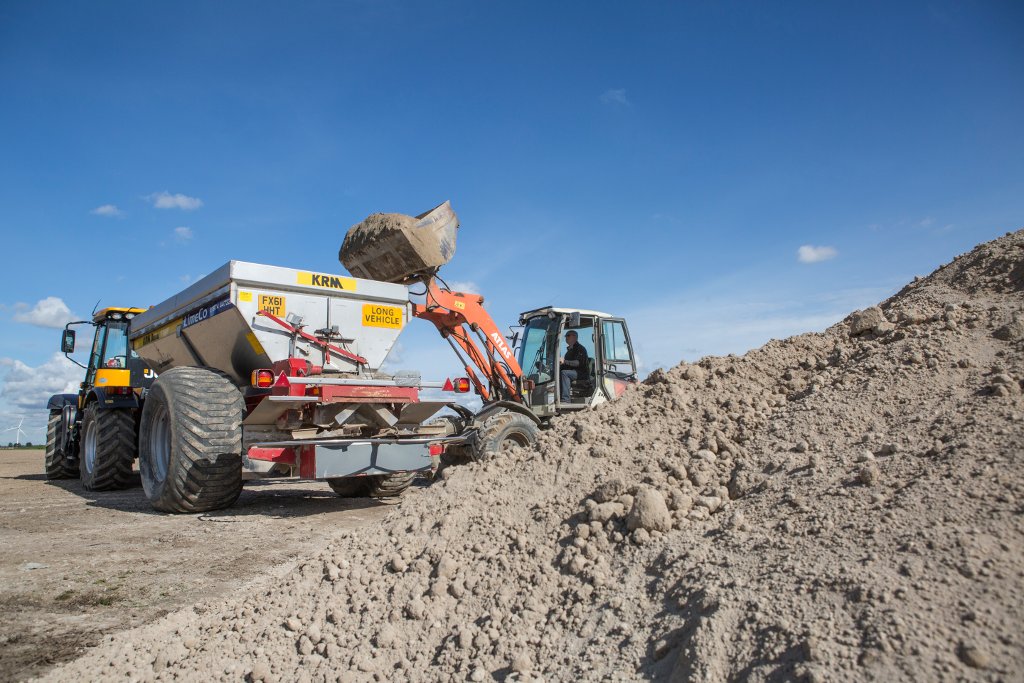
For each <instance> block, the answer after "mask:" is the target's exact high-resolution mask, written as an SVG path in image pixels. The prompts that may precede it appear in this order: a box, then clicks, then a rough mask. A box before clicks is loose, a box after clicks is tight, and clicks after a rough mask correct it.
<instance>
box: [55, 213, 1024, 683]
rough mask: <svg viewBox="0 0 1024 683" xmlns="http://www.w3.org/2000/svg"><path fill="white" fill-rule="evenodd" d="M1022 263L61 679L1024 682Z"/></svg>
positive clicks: (978, 264) (519, 467) (634, 413)
mask: <svg viewBox="0 0 1024 683" xmlns="http://www.w3.org/2000/svg"><path fill="white" fill-rule="evenodd" d="M1022 273H1024V231H1020V232H1016V233H1012V234H1008V235H1007V236H1006V237H1003V238H1000V239H998V240H995V241H993V242H990V243H987V244H984V245H981V246H979V247H978V248H976V249H974V250H973V251H972V252H970V253H969V254H966V255H963V256H961V257H958V258H957V259H955V260H954V261H953V262H952V263H950V264H948V265H946V266H944V267H942V268H940V269H939V270H938V271H936V272H935V273H933V274H932V275H931V276H929V277H927V278H924V279H919V280H916V281H915V282H913V283H911V284H909V285H907V287H906V288H905V289H904V290H903V291H901V292H900V293H899V294H897V295H896V296H894V297H892V298H891V299H889V300H887V301H885V302H883V303H881V304H880V305H879V306H878V307H876V308H872V309H868V310H866V311H858V312H856V313H854V314H852V315H851V316H850V317H848V318H847V319H846V320H844V321H842V322H840V323H838V324H836V325H835V326H833V327H831V328H830V329H828V330H827V331H825V332H824V333H820V334H805V335H800V336H796V337H793V338H790V339H786V340H783V341H773V342H770V343H769V344H767V345H765V346H764V347H762V348H760V349H757V350H754V351H751V352H749V353H747V354H745V355H744V356H742V357H735V356H730V357H725V358H705V359H703V360H701V361H700V362H699V363H696V364H693V365H688V364H681V365H679V366H677V367H674V368H672V369H671V370H668V371H657V372H655V373H653V374H652V375H651V376H650V377H649V378H648V379H647V380H646V381H645V382H644V383H643V384H642V385H640V386H639V387H638V388H637V389H636V390H634V391H631V392H629V393H628V394H627V395H626V396H624V397H623V398H622V399H620V400H618V401H616V402H613V403H610V404H607V405H604V406H601V407H600V408H598V409H596V410H594V411H591V412H589V413H586V414H580V415H577V416H574V417H572V418H568V419H560V420H558V421H557V423H556V425H555V426H554V428H553V429H551V430H549V431H547V432H545V433H544V434H543V436H542V438H541V441H540V443H539V444H538V446H537V448H536V449H532V450H514V451H513V452H511V453H510V454H508V455H503V456H501V457H500V458H498V459H497V460H495V461H492V462H487V463H477V464H473V465H468V466H465V467H459V468H452V469H448V470H446V471H445V472H444V476H443V478H442V479H441V480H440V481H438V482H437V483H435V484H434V485H433V486H431V487H430V488H429V489H426V490H423V491H420V492H417V493H416V494H415V495H411V496H409V497H408V498H407V499H406V500H405V501H404V502H403V503H402V504H401V505H400V506H399V507H398V508H396V510H394V511H393V512H392V513H391V514H390V516H389V517H388V519H387V521H386V523H385V524H383V525H382V526H381V527H376V528H367V529H361V530H357V531H353V532H350V533H348V534H347V535H345V536H341V537H338V538H336V539H335V540H334V541H333V542H332V543H331V545H330V547H328V548H326V549H325V550H324V552H323V553H322V555H321V556H320V557H318V558H316V559H312V560H310V561H308V562H305V563H303V564H301V565H300V566H299V567H298V568H297V569H296V570H295V571H294V572H293V573H292V574H291V575H289V576H288V577H287V578H286V579H285V580H283V581H282V582H280V583H278V584H275V585H267V587H266V590H264V591H262V592H260V593H259V594H248V595H239V596H236V597H233V598H231V599H229V600H227V601H226V602H221V603H217V604H206V605H200V606H197V607H196V608H195V609H194V610H193V611H189V612H184V613H178V614H175V615H171V616H170V617H168V618H167V619H165V620H164V621H162V622H160V623H157V624H154V625H151V626H149V627H146V628H143V629H139V630H136V631H130V632H126V633H124V634H121V635H118V636H115V637H112V638H111V639H110V641H109V642H108V643H106V644H105V645H103V646H101V647H99V648H97V649H96V650H95V651H93V652H91V653H89V654H88V655H87V656H85V657H83V658H82V659H80V660H78V661H76V662H73V663H71V664H69V665H67V666H65V667H63V668H61V669H58V670H56V671H54V672H52V673H51V674H50V675H49V677H50V678H51V679H53V680H69V679H73V678H76V677H80V678H91V677H95V676H96V675H97V673H98V672H102V675H103V676H104V677H109V678H131V679H134V680H180V679H187V680H192V679H203V680H221V679H223V680H238V679H241V678H246V679H248V680H262V681H271V680H280V681H292V680H297V681H303V680H395V681H406V680H448V679H451V678H456V677H457V678H460V679H469V680H473V681H483V680H491V679H508V680H537V679H541V678H542V679H544V680H573V679H578V680H597V679H613V680H634V679H664V680H702V681H719V680H732V679H745V680H766V681H767V680H788V679H793V678H805V679H807V680H814V681H821V680H835V681H847V680H865V681H867V680H911V679H913V680H921V679H933V680H934V679H953V678H956V679H961V678H963V679H970V680H996V679H1014V678H1019V676H1020V672H1021V671H1022V670H1024V636H1022V633H1024V518H1022V503H1024V467H1022V457H1024V398H1022V379H1024V353H1022V352H1024V338H1022V336H1021V334H1020V330H1021V327H1022V325H1021V319H1022V316H1024V297H1022V296H1021V294H1022V290H1024V278H1022ZM197 562H201V558H197ZM244 572H245V568H244V567H240V568H239V573H240V575H244Z"/></svg>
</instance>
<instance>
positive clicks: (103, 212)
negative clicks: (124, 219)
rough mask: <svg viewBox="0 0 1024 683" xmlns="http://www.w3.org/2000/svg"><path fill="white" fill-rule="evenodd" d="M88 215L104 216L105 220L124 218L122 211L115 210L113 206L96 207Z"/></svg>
mask: <svg viewBox="0 0 1024 683" xmlns="http://www.w3.org/2000/svg"><path fill="white" fill-rule="evenodd" d="M89 213H91V214H93V215H94V216H106V217H107V218H120V217H121V216H124V211H122V210H121V209H119V208H117V207H116V206H114V205H113V204H104V205H103V206H97V207H96V208H95V209H93V210H92V211H90V212H89Z"/></svg>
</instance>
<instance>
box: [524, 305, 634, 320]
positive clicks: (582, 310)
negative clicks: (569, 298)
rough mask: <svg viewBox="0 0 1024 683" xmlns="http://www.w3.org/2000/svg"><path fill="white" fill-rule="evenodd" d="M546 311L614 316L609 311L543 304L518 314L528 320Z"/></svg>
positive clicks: (563, 313) (601, 316)
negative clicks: (541, 306)
mask: <svg viewBox="0 0 1024 683" xmlns="http://www.w3.org/2000/svg"><path fill="white" fill-rule="evenodd" d="M548 313H555V314H557V315H570V314H572V313H579V314H580V315H585V316H591V317H594V318H614V317H615V316H613V315H612V314H611V313H602V312H601V311H591V310H589V309H586V308H562V307H559V306H544V307H543V308H535V309H533V310H532V311H526V312H525V313H520V314H519V319H520V320H529V319H530V318H536V317H537V316H539V315H547V314H548Z"/></svg>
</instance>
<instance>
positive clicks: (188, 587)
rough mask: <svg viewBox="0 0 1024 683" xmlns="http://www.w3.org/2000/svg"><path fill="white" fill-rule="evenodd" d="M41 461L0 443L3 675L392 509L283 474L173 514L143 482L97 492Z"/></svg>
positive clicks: (207, 594)
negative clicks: (226, 502)
mask: <svg viewBox="0 0 1024 683" xmlns="http://www.w3.org/2000/svg"><path fill="white" fill-rule="evenodd" d="M42 471H43V452H42V451H41V450H14V451H0V581H2V583H0V614H2V619H0V681H13V680H23V679H26V678H29V677H31V676H34V675H39V674H40V673H42V672H44V671H45V670H47V669H48V668H50V667H51V666H52V665H53V664H55V663H59V662H62V661H66V660H68V659H72V658H74V657H76V656H77V655H79V654H81V652H82V651H83V650H84V649H85V648H87V647H90V646H93V645H95V644H96V643H98V642H99V641H100V640H101V638H102V637H103V636H104V635H105V634H107V633H110V632H113V631H119V630H122V629H125V628H131V627H134V626H138V625H141V624H144V623H147V622H149V621H152V620H154V619H156V618H159V617H161V616H163V615H164V614H166V613H168V612H170V611H173V610H176V609H179V608H181V607H183V606H187V605H192V604H193V603H195V602H197V601H198V600H200V599H205V598H211V597H214V596H217V595H220V594H224V593H227V592H229V591H231V590H233V589H235V588H238V587H239V586H243V585H245V584H246V583H247V582H249V581H250V580H253V579H256V578H261V577H265V576H266V575H267V574H268V573H277V572H280V573H282V574H283V573H285V571H286V570H287V569H288V568H289V567H290V566H291V565H292V564H293V563H294V561H295V560H297V559H299V558H306V557H309V556H310V555H311V554H315V553H316V552H317V551H318V550H319V549H320V548H322V547H323V546H325V545H326V543H327V542H328V540H329V539H330V537H331V536H332V535H333V534H334V533H335V532H337V531H339V530H342V529H352V528H356V527H359V526H362V525H365V524H371V523H374V522H377V521H379V520H380V519H381V518H382V517H383V516H384V513H385V512H386V509H387V506H383V505H379V504H377V503H370V502H366V501H356V500H343V499H340V498H338V497H337V496H335V495H334V494H333V493H332V492H331V491H330V489H329V488H328V487H327V485H326V484H322V483H317V482H291V483H284V482H280V483H248V484H247V485H246V487H245V489H244V490H243V492H242V496H241V498H240V499H239V501H238V503H237V504H236V505H235V506H234V507H232V508H230V509H229V510H221V511H218V512H215V513H209V514H202V515H167V514H163V513H159V512H156V511H154V510H153V509H151V508H150V506H149V503H148V502H147V501H146V498H145V496H144V495H143V493H142V488H141V487H139V486H136V487H134V488H131V489H128V490H126V491H115V492H107V493H91V492H88V491H85V490H84V489H83V488H82V486H81V484H80V483H79V482H78V481H77V480H69V481H60V482H47V481H46V480H45V478H44V476H43V475H42ZM37 565H43V566H41V567H38V566H37ZM33 567H36V568H33Z"/></svg>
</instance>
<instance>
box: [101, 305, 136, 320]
mask: <svg viewBox="0 0 1024 683" xmlns="http://www.w3.org/2000/svg"><path fill="white" fill-rule="evenodd" d="M145 312H146V309H145V308H121V307H120V306H107V307H106V308H102V309H100V310H98V311H96V312H95V313H93V316H92V321H93V322H94V323H98V322H100V321H101V320H106V319H107V318H109V317H110V314H111V313H120V314H121V315H122V316H124V315H125V314H126V313H128V314H131V315H132V316H136V315H138V314H139V313H145Z"/></svg>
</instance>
